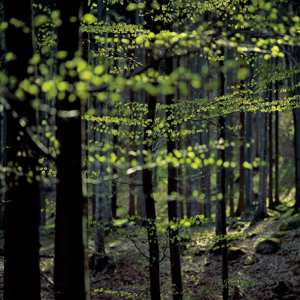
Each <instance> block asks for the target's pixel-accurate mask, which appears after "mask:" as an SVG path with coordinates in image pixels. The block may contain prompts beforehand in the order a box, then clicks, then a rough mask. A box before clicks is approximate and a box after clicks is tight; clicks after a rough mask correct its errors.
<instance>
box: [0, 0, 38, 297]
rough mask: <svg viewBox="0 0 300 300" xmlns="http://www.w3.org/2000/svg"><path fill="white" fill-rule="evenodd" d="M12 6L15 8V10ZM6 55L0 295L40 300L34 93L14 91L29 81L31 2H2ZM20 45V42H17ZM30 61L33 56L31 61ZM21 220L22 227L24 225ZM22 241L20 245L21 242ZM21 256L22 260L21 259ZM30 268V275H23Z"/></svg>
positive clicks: (30, 80) (32, 34) (31, 37)
mask: <svg viewBox="0 0 300 300" xmlns="http://www.w3.org/2000/svg"><path fill="white" fill-rule="evenodd" d="M16 8H17V9H16ZM4 9H5V21H6V22H8V23H7V24H8V28H7V30H6V34H5V42H6V51H7V56H6V59H7V61H8V63H7V75H8V78H9V84H8V88H7V90H6V97H7V103H6V105H5V107H6V113H7V151H6V159H7V167H8V168H9V169H8V172H7V173H6V188H7V189H6V194H5V201H6V205H5V246H4V248H5V264H4V299H6V300H17V299H22V298H24V297H30V298H31V299H40V270H39V222H40V219H39V218H40V210H39V207H40V198H39V183H38V176H39V167H38V156H39V154H40V149H39V148H38V147H37V146H36V144H35V143H34V142H33V140H32V136H34V135H35V133H36V119H35V111H34V109H33V108H32V107H31V102H32V100H33V96H34V94H35V93H34V92H33V90H28V91H27V92H25V93H22V92H21V94H20V93H18V92H17V90H18V89H20V88H21V85H22V83H23V84H24V82H26V81H27V82H28V83H29V82H32V81H34V66H32V67H31V71H32V72H30V73H28V70H29V68H30V65H29V60H30V59H31V58H32V56H33V54H34V49H35V45H34V31H33V28H32V3H31V1H30V0H25V1H4ZM20 45H22V46H20ZM31 63H33V61H31ZM25 224H26V226H25ZM25 245H26V246H25ZM24 257H26V259H24ZM26 270H31V276H24V272H25V271H26Z"/></svg>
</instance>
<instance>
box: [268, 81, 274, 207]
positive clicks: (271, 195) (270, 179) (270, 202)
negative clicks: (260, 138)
mask: <svg viewBox="0 0 300 300" xmlns="http://www.w3.org/2000/svg"><path fill="white" fill-rule="evenodd" d="M272 96H273V95H272V83H270V90H269V101H270V102H272ZM268 137H269V208H270V209H275V205H274V202H273V114H272V112H270V113H269V135H268Z"/></svg>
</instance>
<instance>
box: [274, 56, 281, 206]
mask: <svg viewBox="0 0 300 300" xmlns="http://www.w3.org/2000/svg"><path fill="white" fill-rule="evenodd" d="M276 62H277V63H278V59H276ZM275 88H276V94H275V100H279V81H278V80H276V83H275ZM279 204H280V201H279V114H278V111H276V112H275V206H277V205H279Z"/></svg>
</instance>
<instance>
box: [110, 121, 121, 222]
mask: <svg viewBox="0 0 300 300" xmlns="http://www.w3.org/2000/svg"><path fill="white" fill-rule="evenodd" d="M118 129H119V125H118V124H114V130H118ZM113 144H114V150H113V152H114V154H115V155H116V157H118V149H117V148H116V147H117V146H118V145H119V138H118V135H117V134H116V135H114V137H113ZM112 175H113V181H112V185H111V193H112V198H111V211H112V216H113V218H114V219H116V218H117V197H118V194H117V192H118V186H117V181H116V180H115V178H116V177H117V176H118V170H117V168H116V167H115V166H113V167H112Z"/></svg>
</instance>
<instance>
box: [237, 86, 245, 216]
mask: <svg viewBox="0 0 300 300" xmlns="http://www.w3.org/2000/svg"><path fill="white" fill-rule="evenodd" d="M242 84H244V83H242ZM240 124H241V129H240V149H239V150H240V178H239V191H240V196H239V203H238V208H237V211H236V213H235V214H236V216H240V215H241V214H242V212H243V211H244V210H245V168H244V166H243V164H244V162H245V112H243V111H241V112H240Z"/></svg>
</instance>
